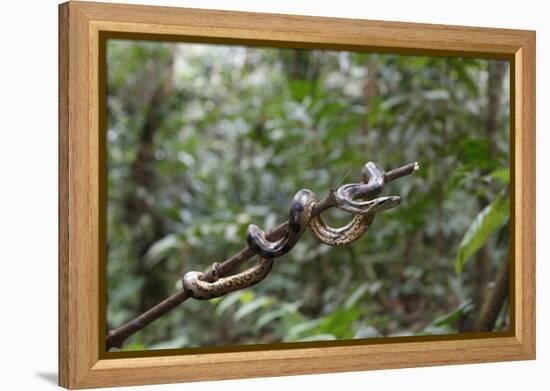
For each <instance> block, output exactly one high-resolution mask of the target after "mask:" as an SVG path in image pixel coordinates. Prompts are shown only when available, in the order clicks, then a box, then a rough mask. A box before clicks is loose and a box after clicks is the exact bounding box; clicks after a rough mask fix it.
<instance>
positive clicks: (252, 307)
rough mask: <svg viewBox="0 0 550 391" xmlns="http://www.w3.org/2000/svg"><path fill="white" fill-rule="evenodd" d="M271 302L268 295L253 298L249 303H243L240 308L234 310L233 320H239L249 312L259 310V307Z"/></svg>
mask: <svg viewBox="0 0 550 391" xmlns="http://www.w3.org/2000/svg"><path fill="white" fill-rule="evenodd" d="M270 303H271V300H270V299H269V298H268V297H265V296H262V297H258V298H257V299H255V300H252V301H251V302H250V303H247V304H245V305H243V306H242V307H241V308H239V309H238V310H237V312H235V315H233V319H234V320H235V321H239V320H241V319H242V318H244V317H245V316H247V315H249V314H251V313H252V312H254V311H256V310H259V309H260V308H263V307H265V306H267V305H269V304H270Z"/></svg>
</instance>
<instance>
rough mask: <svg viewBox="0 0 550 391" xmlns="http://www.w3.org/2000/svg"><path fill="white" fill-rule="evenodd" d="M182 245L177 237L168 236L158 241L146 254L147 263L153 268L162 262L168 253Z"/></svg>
mask: <svg viewBox="0 0 550 391" xmlns="http://www.w3.org/2000/svg"><path fill="white" fill-rule="evenodd" d="M179 245H180V240H179V238H178V237H177V236H176V235H168V236H165V237H164V238H162V239H159V240H157V241H156V242H155V243H153V244H152V245H151V247H149V250H148V251H147V253H146V254H145V263H146V265H147V267H149V268H151V267H153V266H155V265H156V264H157V263H158V262H159V261H161V260H162V259H163V258H164V257H165V256H166V255H167V253H168V252H169V251H170V250H172V249H174V248H176V247H177V246H179Z"/></svg>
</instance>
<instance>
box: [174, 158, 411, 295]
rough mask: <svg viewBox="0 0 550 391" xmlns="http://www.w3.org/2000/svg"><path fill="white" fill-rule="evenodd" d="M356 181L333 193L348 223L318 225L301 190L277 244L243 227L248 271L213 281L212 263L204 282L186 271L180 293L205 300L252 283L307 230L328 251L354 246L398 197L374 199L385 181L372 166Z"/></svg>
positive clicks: (308, 194)
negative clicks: (253, 259)
mask: <svg viewBox="0 0 550 391" xmlns="http://www.w3.org/2000/svg"><path fill="white" fill-rule="evenodd" d="M361 177H362V180H363V181H362V182H361V183H351V184H347V185H343V186H341V187H340V188H338V190H336V192H335V200H336V207H337V208H339V209H341V210H343V211H346V212H348V213H351V214H353V218H352V219H351V220H350V222H349V223H348V224H346V225H344V226H343V227H338V228H334V227H331V226H329V225H328V224H326V223H325V222H324V221H323V219H322V217H321V214H316V215H314V214H313V213H312V212H313V208H314V207H315V205H316V204H317V203H318V199H317V196H316V195H315V193H313V192H312V191H311V190H308V189H302V190H300V191H298V192H297V193H296V194H295V195H294V198H293V200H292V203H291V207H290V211H289V220H288V226H287V229H286V231H285V233H284V234H283V236H282V237H281V238H280V239H278V240H274V241H270V240H269V239H268V238H267V235H266V234H265V232H264V231H262V230H261V229H260V228H259V227H258V226H257V225H254V224H250V226H249V227H248V230H247V235H246V241H247V244H248V247H249V248H250V249H252V251H254V253H255V254H257V255H258V256H259V257H260V260H259V261H258V262H257V263H256V264H255V265H254V266H252V267H251V268H249V269H247V270H245V271H243V272H241V273H237V274H234V275H231V276H227V277H219V276H218V273H217V272H216V269H217V268H216V265H217V264H214V267H213V273H212V275H214V276H215V280H214V281H207V280H206V274H205V273H202V272H196V271H191V272H188V273H186V274H185V275H184V276H183V288H184V289H185V290H186V292H187V294H188V295H189V296H191V297H193V298H195V299H199V300H208V299H211V298H214V297H220V296H223V295H225V294H227V293H229V292H233V291H235V290H239V289H243V288H247V287H250V286H252V285H254V284H257V283H258V282H260V281H262V280H263V279H264V278H265V277H266V276H267V275H268V274H269V273H270V272H271V269H272V267H273V260H274V259H275V258H278V257H280V256H282V255H284V254H286V253H287V252H289V251H290V250H291V249H292V248H293V247H294V246H295V245H296V243H297V242H298V241H299V240H300V238H301V237H302V235H303V233H304V231H305V230H306V228H308V227H309V229H310V231H311V233H312V234H313V236H314V237H315V238H316V239H317V240H319V241H320V242H322V243H325V244H328V245H330V246H344V245H347V244H349V243H352V242H354V241H356V240H357V239H359V238H360V237H361V236H362V235H363V234H365V233H366V232H367V230H368V228H369V226H370V225H371V224H372V222H373V220H374V216H375V214H376V213H378V212H381V211H384V210H387V209H391V208H394V207H396V206H397V205H399V204H400V202H401V198H400V197H396V196H389V197H378V198H375V197H376V196H377V195H378V194H380V193H381V192H382V190H383V188H384V181H385V179H384V171H382V170H381V169H380V168H379V167H378V166H377V165H376V164H374V163H372V162H368V163H367V164H365V165H364V166H363V169H362V170H361Z"/></svg>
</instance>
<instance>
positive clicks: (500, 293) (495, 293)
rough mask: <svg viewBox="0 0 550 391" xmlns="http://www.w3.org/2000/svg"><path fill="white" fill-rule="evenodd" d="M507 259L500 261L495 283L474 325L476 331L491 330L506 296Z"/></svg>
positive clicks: (507, 290)
mask: <svg viewBox="0 0 550 391" xmlns="http://www.w3.org/2000/svg"><path fill="white" fill-rule="evenodd" d="M508 274H509V273H508V260H506V261H505V262H502V265H501V266H500V268H499V271H498V275H497V277H496V281H495V284H494V286H493V287H492V288H490V290H489V289H488V291H489V292H488V294H487V298H486V300H485V302H484V303H483V307H482V308H481V312H480V314H479V317H478V319H477V323H476V326H475V330H476V331H492V330H493V329H494V325H495V322H496V320H497V318H498V314H499V313H500V310H501V308H502V305H503V304H504V303H505V301H506V298H507V297H508V292H509V289H508V284H509V278H508Z"/></svg>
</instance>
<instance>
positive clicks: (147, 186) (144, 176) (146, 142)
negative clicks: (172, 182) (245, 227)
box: [123, 56, 173, 312]
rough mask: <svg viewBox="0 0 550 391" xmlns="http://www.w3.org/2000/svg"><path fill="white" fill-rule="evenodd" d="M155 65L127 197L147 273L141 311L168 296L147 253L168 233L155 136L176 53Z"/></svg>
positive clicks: (141, 266)
mask: <svg viewBox="0 0 550 391" xmlns="http://www.w3.org/2000/svg"><path fill="white" fill-rule="evenodd" d="M152 61H153V62H154V66H152V67H150V68H149V67H147V69H146V70H145V71H144V75H143V76H144V77H143V81H142V82H143V83H148V84H149V85H152V86H156V88H155V89H154V90H152V91H151V92H150V94H144V97H143V99H142V100H141V102H139V106H140V107H142V108H144V111H145V114H144V118H143V122H142V125H141V128H140V130H139V138H138V142H139V145H138V147H137V154H136V158H135V160H134V162H133V163H132V165H131V180H132V181H133V182H134V183H133V185H132V186H130V187H129V188H130V189H133V190H134V191H131V192H128V193H126V194H125V198H124V201H123V205H124V211H125V216H124V220H125V222H126V223H127V224H128V225H129V226H131V227H132V230H133V235H134V243H137V244H138V245H137V248H135V251H136V253H137V254H138V256H139V266H138V269H139V270H140V275H143V276H146V279H145V283H144V284H143V287H142V291H141V292H139V293H136V294H137V295H138V297H140V298H141V301H140V308H139V311H141V312H143V311H145V310H146V309H148V308H149V307H151V306H152V305H154V304H156V303H157V302H158V301H159V300H160V299H162V298H163V297H165V296H166V294H167V292H165V284H164V282H163V281H160V280H159V279H158V278H157V277H156V276H155V274H154V273H151V272H147V271H146V270H145V264H144V259H143V256H144V255H145V253H146V252H147V250H148V249H149V247H150V246H151V245H152V244H153V243H154V242H155V241H157V240H158V239H160V238H162V237H163V236H165V234H166V232H165V228H164V221H163V219H162V215H161V214H160V213H159V212H158V211H157V210H156V208H155V199H156V196H155V194H156V192H157V191H156V186H155V182H156V178H155V168H154V165H155V155H154V152H155V151H154V138H155V134H156V132H157V131H158V129H159V127H160V126H161V124H162V121H163V119H164V118H163V117H164V115H165V114H166V112H167V111H168V110H167V106H168V105H169V97H170V95H171V93H172V90H173V81H172V78H173V56H169V57H168V58H159V59H157V58H155V59H154V60H152Z"/></svg>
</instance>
